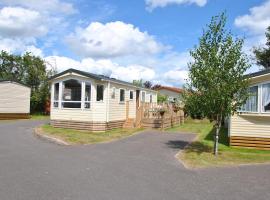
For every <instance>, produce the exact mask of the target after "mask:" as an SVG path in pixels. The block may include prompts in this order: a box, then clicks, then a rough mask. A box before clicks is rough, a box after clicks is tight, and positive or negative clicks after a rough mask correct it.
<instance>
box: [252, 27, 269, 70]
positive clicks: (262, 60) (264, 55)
mask: <svg viewBox="0 0 270 200" xmlns="http://www.w3.org/2000/svg"><path fill="white" fill-rule="evenodd" d="M265 36H266V39H267V42H266V47H257V48H256V47H255V48H254V50H253V53H254V54H255V57H256V62H257V64H258V65H261V66H263V67H264V68H265V69H267V68H270V26H269V27H268V28H267V31H266V33H265Z"/></svg>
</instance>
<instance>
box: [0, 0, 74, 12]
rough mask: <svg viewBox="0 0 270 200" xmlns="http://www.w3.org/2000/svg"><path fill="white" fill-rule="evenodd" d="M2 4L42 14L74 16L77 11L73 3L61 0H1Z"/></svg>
mask: <svg viewBox="0 0 270 200" xmlns="http://www.w3.org/2000/svg"><path fill="white" fill-rule="evenodd" d="M0 3H2V4H4V5H9V6H22V7H25V8H30V9H34V10H38V11H40V12H57V13H64V14H73V13H75V12H76V9H75V8H74V7H73V5H72V4H71V3H67V2H64V1H60V0H0Z"/></svg>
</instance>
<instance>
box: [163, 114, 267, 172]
mask: <svg viewBox="0 0 270 200" xmlns="http://www.w3.org/2000/svg"><path fill="white" fill-rule="evenodd" d="M168 130H169V131H183V132H191V133H197V134H198V136H197V139H196V140H195V141H194V142H192V143H191V144H190V145H189V146H188V147H187V148H186V149H185V150H183V151H182V152H181V153H180V154H178V159H180V160H181V161H183V162H184V163H185V164H186V166H187V167H190V168H201V167H211V166H224V165H236V164H252V163H266V162H269V163H270V151H266V150H256V149H248V148H236V147H230V146H229V139H228V137H227V129H225V128H223V129H222V130H221V133H220V139H219V155H218V156H217V157H216V156H214V155H213V146H214V142H213V134H214V129H213V124H212V123H211V122H209V121H208V120H191V119H189V120H187V121H186V122H185V124H183V125H181V126H178V127H174V128H170V129H168Z"/></svg>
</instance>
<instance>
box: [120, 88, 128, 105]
mask: <svg viewBox="0 0 270 200" xmlns="http://www.w3.org/2000/svg"><path fill="white" fill-rule="evenodd" d="M121 90H123V91H124V101H121ZM125 101H126V90H125V89H124V88H119V103H120V104H124V103H125Z"/></svg>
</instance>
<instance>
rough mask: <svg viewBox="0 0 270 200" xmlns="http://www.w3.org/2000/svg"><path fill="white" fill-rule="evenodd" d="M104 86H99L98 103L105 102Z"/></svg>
mask: <svg viewBox="0 0 270 200" xmlns="http://www.w3.org/2000/svg"><path fill="white" fill-rule="evenodd" d="M103 96H104V85H97V101H103Z"/></svg>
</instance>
